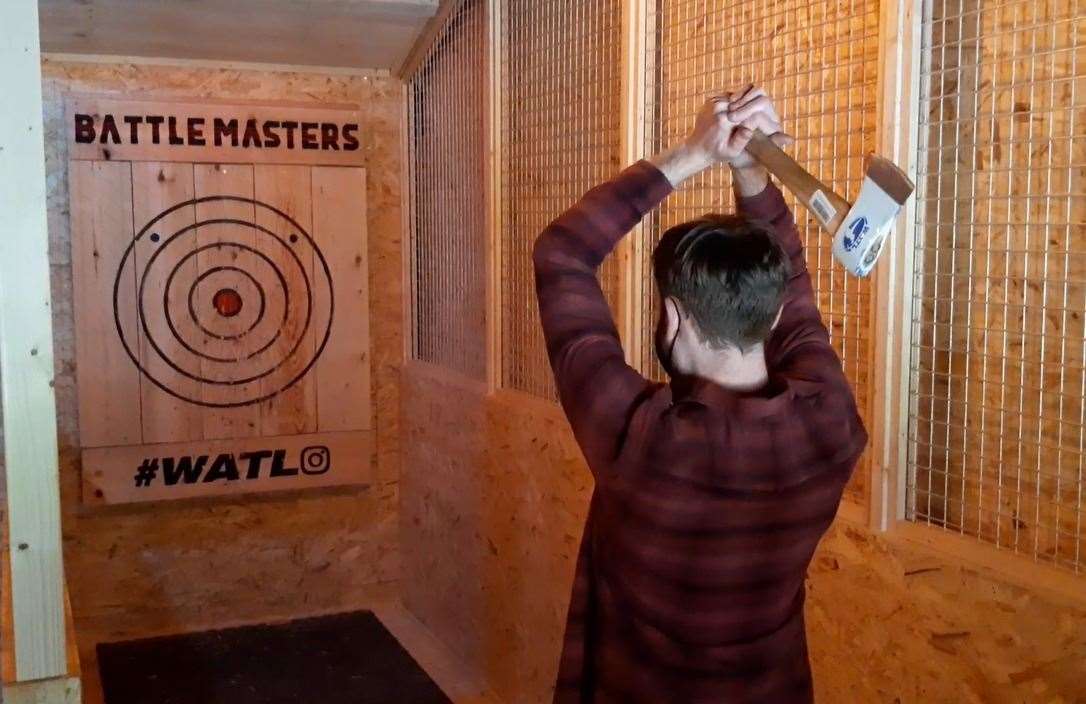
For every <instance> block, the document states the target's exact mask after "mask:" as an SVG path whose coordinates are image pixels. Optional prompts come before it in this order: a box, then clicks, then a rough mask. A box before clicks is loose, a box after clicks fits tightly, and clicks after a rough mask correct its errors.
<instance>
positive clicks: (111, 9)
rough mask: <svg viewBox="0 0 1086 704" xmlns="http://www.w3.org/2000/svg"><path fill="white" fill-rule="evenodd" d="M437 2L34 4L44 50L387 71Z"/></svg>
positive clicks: (84, 0)
mask: <svg viewBox="0 0 1086 704" xmlns="http://www.w3.org/2000/svg"><path fill="white" fill-rule="evenodd" d="M3 1H6V0H3ZM437 7H438V0H39V3H38V8H39V14H40V18H41V44H42V51H44V52H53V53H66V54H100V55H110V56H139V57H156V58H170V59H199V60H212V61H223V62H259V63H273V64H296V65H306V66H338V67H347V68H375V69H389V70H392V71H395V70H396V69H398V68H399V66H400V64H401V63H402V62H403V61H404V59H405V58H406V57H407V55H408V53H409V51H410V50H411V47H412V45H413V44H414V42H415V39H416V38H417V37H418V36H419V34H420V33H421V32H422V30H423V28H424V27H425V26H426V22H427V20H429V19H430V18H431V17H433V16H434V14H435V13H436V12H437Z"/></svg>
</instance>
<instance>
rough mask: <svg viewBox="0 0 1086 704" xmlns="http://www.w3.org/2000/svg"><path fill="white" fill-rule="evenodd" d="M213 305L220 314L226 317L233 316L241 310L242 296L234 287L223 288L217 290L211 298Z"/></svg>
mask: <svg viewBox="0 0 1086 704" xmlns="http://www.w3.org/2000/svg"><path fill="white" fill-rule="evenodd" d="M211 305H213V306H215V310H217V311H218V312H219V315H221V316H223V317H225V318H233V317H234V316H235V315H237V314H238V313H240V312H241V296H239V295H238V292H237V291H235V290H234V289H232V288H222V289H219V290H218V291H216V292H215V295H214V296H213V297H212V299H211Z"/></svg>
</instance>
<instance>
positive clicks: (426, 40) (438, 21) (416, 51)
mask: <svg viewBox="0 0 1086 704" xmlns="http://www.w3.org/2000/svg"><path fill="white" fill-rule="evenodd" d="M463 1H464V0H441V5H440V6H438V8H437V14H435V15H434V16H433V17H431V18H430V20H429V21H428V22H427V23H426V27H425V28H423V30H422V34H420V35H419V38H418V39H416V40H415V44H414V45H413V46H412V47H411V51H409V52H408V53H407V58H406V59H404V62H403V64H401V65H400V68H399V70H398V71H396V76H397V77H398V78H399V79H400V80H402V81H407V80H408V79H409V78H410V77H411V76H412V75H414V73H415V71H417V70H418V68H419V66H421V65H422V62H423V60H424V59H425V58H426V52H428V51H430V46H431V45H432V44H433V43H434V42H435V41H437V37H438V35H439V34H440V33H441V29H442V28H443V27H444V26H445V21H446V20H448V19H449V15H451V14H452V13H453V11H454V10H456V9H458V8H459V7H460V4H461V3H462V2H463Z"/></svg>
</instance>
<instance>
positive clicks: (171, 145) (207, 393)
mask: <svg viewBox="0 0 1086 704" xmlns="http://www.w3.org/2000/svg"><path fill="white" fill-rule="evenodd" d="M148 118H152V121H151V122H148ZM68 119H69V125H70V128H71V130H70V140H69V146H70V152H69V154H70V157H71V160H70V162H69V185H70V199H71V225H72V269H73V287H74V290H73V299H74V301H75V321H76V365H77V366H76V378H77V386H78V396H79V414H80V417H79V428H80V438H81V445H82V458H83V496H84V501H85V502H88V503H105V504H116V503H130V502H139V501H152V500H164V499H175V498H178V499H179V498H191V497H198V496H208V495H219V494H238V493H247V492H262V491H276V490H285V489H301V488H306V487H315V486H328V485H342V484H354V483H363V482H366V481H368V479H369V478H370V477H371V466H372V458H373V438H372V411H371V403H370V356H369V329H368V313H369V301H368V277H367V266H366V206H365V172H364V170H363V169H362V168H361V167H360V164H361V156H360V153H359V152H360V150H354V154H355V155H354V156H350V157H348V158H345V156H344V155H345V154H347V153H348V152H350V151H351V150H349V149H345V148H346V147H349V146H350V145H352V144H354V145H358V144H359V143H360V142H359V140H360V139H361V135H359V134H358V132H357V129H358V128H357V124H358V120H357V115H356V114H355V113H354V112H351V111H343V110H313V109H303V108H290V109H286V108H277V107H275V106H243V107H231V106H220V105H206V106H200V105H192V104H177V103H140V102H131V101H128V102H117V103H114V102H110V101H109V100H106V99H92V98H87V97H80V98H78V99H73V100H71V101H69V109H68ZM193 124H196V125H198V126H212V127H209V128H208V129H211V130H213V132H212V133H208V134H205V133H204V131H203V129H204V128H203V127H201V128H200V129H195V130H194V129H193V128H191V127H190V125H193ZM110 125H112V127H110ZM121 125H124V126H126V127H125V128H124V129H123V130H122V129H121V127H120V126H121ZM155 125H157V126H159V128H160V130H159V132H158V139H156V138H155V133H154V132H153V131H152V129H151V127H152V126H155ZM179 125H180V126H181V127H178V126H179ZM220 125H222V126H224V127H223V128H222V129H219V126H220ZM246 125H256V126H255V127H251V128H250V127H247V126H246ZM268 125H274V126H275V128H269V127H268ZM283 125H286V126H287V127H290V128H291V129H292V130H293V131H294V132H296V134H293V136H292V138H291V139H289V140H288V139H287V136H286V133H285V132H282V133H281V134H279V139H278V141H277V143H276V144H275V145H274V146H271V144H272V141H273V140H272V139H270V138H268V136H267V135H276V134H277V132H276V130H277V129H278V130H283V129H284V128H283ZM303 126H304V128H303ZM247 133H248V134H255V135H260V136H263V139H260V140H259V144H260V146H257V141H255V140H252V139H250V140H248V141H247V140H245V138H244V135H245V134H247ZM193 135H196V138H195V140H194V139H193V138H192V137H193ZM231 135H237V143H236V144H235V143H234V142H233V141H232V139H231ZM322 135H323V137H324V142H323V144H324V145H325V148H323V149H322V148H320V147H321V145H322V141H321V139H320V137H321V136H322ZM344 135H349V136H350V139H349V140H344ZM216 136H218V137H219V139H216ZM333 137H334V139H333ZM314 140H316V141H314ZM194 141H195V143H194ZM216 142H218V144H216ZM314 144H316V145H317V148H311V147H312V145H314ZM288 145H289V146H288ZM333 145H335V146H336V147H337V148H336V149H332V148H331V147H332V146H333ZM202 149H203V150H206V154H204V153H203V152H201V150H202ZM255 152H259V154H258V155H257V154H255ZM330 155H331V156H330ZM202 156H204V157H206V160H201V157H202ZM224 156H228V157H229V160H227V159H225V158H224ZM352 160H353V162H354V163H355V165H352ZM327 162H330V163H331V165H329V163H327Z"/></svg>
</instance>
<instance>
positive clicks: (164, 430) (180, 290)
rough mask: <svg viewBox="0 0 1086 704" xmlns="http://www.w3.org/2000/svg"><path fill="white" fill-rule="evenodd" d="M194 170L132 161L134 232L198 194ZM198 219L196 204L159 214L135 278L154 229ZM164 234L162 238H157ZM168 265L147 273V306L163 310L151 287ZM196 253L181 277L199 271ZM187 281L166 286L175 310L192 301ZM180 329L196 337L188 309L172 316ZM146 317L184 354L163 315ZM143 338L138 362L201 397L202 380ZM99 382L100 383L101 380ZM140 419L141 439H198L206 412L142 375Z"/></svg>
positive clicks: (170, 348)
mask: <svg viewBox="0 0 1086 704" xmlns="http://www.w3.org/2000/svg"><path fill="white" fill-rule="evenodd" d="M194 188H195V187H194V183H193V170H192V165H191V164H173V163H168V162H153V161H148V162H140V163H135V164H132V197H133V204H132V206H133V221H134V223H135V232H137V233H138V232H140V231H141V230H142V229H143V228H144V227H145V226H146V225H148V224H149V223H150V222H151V221H152V220H153V219H155V218H157V217H158V216H159V214H160V213H162V212H163V211H165V210H166V209H167V208H171V207H173V206H174V205H177V204H178V203H183V202H185V201H189V200H192V199H193V197H194ZM195 222H196V210H195V207H194V206H191V205H190V206H187V207H184V208H180V209H178V210H176V211H174V212H172V213H170V214H169V215H166V216H165V217H163V218H161V219H159V220H158V221H157V222H155V224H154V230H153V231H151V230H149V231H148V232H146V233H145V234H144V236H143V237H141V238H139V239H138V240H136V243H135V251H134V253H133V256H134V258H135V267H134V268H135V274H136V281H137V282H138V281H140V280H141V279H142V278H143V274H144V272H145V271H146V268H145V267H146V265H147V262H148V260H149V259H150V257H151V256H152V255H153V254H154V251H155V249H157V247H158V246H159V243H156V242H153V241H151V235H153V234H158V235H160V237H170V236H171V235H172V234H174V233H176V232H178V231H180V230H182V229H184V228H186V227H189V226H190V225H192V224H193V223H195ZM161 241H162V240H161V239H160V240H159V242H161ZM169 271H170V268H169V267H161V266H160V267H154V268H153V269H152V273H151V274H149V275H148V277H147V279H146V281H145V283H144V288H145V290H146V291H147V292H148V296H147V297H148V299H149V300H148V304H149V311H151V312H160V311H161V307H160V306H161V302H160V299H159V296H156V295H152V293H155V292H157V293H161V292H164V291H166V281H167V275H168V273H169ZM198 272H199V270H198V267H197V261H196V259H195V258H193V259H191V260H189V261H188V262H186V263H185V264H183V265H181V267H180V268H179V269H178V277H179V278H180V280H182V281H185V280H188V281H191V280H194V279H195V278H196V276H197V275H198ZM186 291H187V287H181V286H178V287H174V288H172V290H170V291H166V294H165V295H167V296H168V297H169V301H168V304H167V305H169V306H170V307H171V308H172V309H173V310H177V311H184V310H185V309H186V307H187V305H188V300H187V297H186V296H185V295H184V294H185V293H186ZM174 320H175V324H176V325H177V326H178V327H179V332H180V334H181V335H183V336H184V337H186V338H188V339H195V338H196V330H195V328H194V326H193V325H191V324H190V321H191V318H190V317H189V316H188V315H177V316H175V318H174ZM145 323H146V325H147V327H148V329H149V330H150V334H151V335H154V336H155V340H156V344H157V345H158V346H159V348H160V349H161V350H162V354H163V355H166V356H167V357H169V358H176V357H178V356H180V355H183V354H184V349H183V348H182V346H181V344H180V342H179V341H178V340H177V339H176V338H175V337H174V336H173V335H172V334H171V333H170V331H169V329H168V327H167V325H166V322H165V318H164V317H163V316H162V315H157V314H152V315H148V316H147V317H146V320H145ZM138 338H139V341H140V365H141V366H143V368H144V369H146V370H147V371H148V372H149V373H150V375H151V376H153V377H154V378H155V379H158V380H159V381H160V382H162V384H163V385H165V386H166V387H167V388H170V389H174V390H177V391H179V392H180V393H181V394H183V395H185V396H188V397H190V398H199V396H200V385H199V383H198V382H196V381H194V380H193V379H190V378H188V377H186V376H184V375H183V374H181V373H180V372H178V371H177V370H176V369H174V368H173V367H171V366H170V365H169V364H167V363H166V362H165V361H164V360H163V357H162V356H160V354H159V353H157V352H156V351H155V350H154V349H153V348H152V346H151V345H150V344H149V342H148V339H147V336H146V335H142V334H141V335H139V336H138ZM97 383H99V384H100V383H101V382H100V380H98V381H97ZM140 420H141V422H142V425H143V441H144V442H148V443H156V442H176V441H180V440H199V439H200V438H202V437H203V435H204V426H203V417H202V414H201V409H200V407H199V406H195V405H193V404H192V403H189V402H188V401H184V400H182V399H179V398H178V397H177V396H174V395H172V394H170V393H167V392H166V391H163V390H162V389H161V388H160V387H159V386H157V385H155V384H153V383H150V382H149V381H148V380H147V378H146V377H144V378H143V379H142V381H141V384H140Z"/></svg>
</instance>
